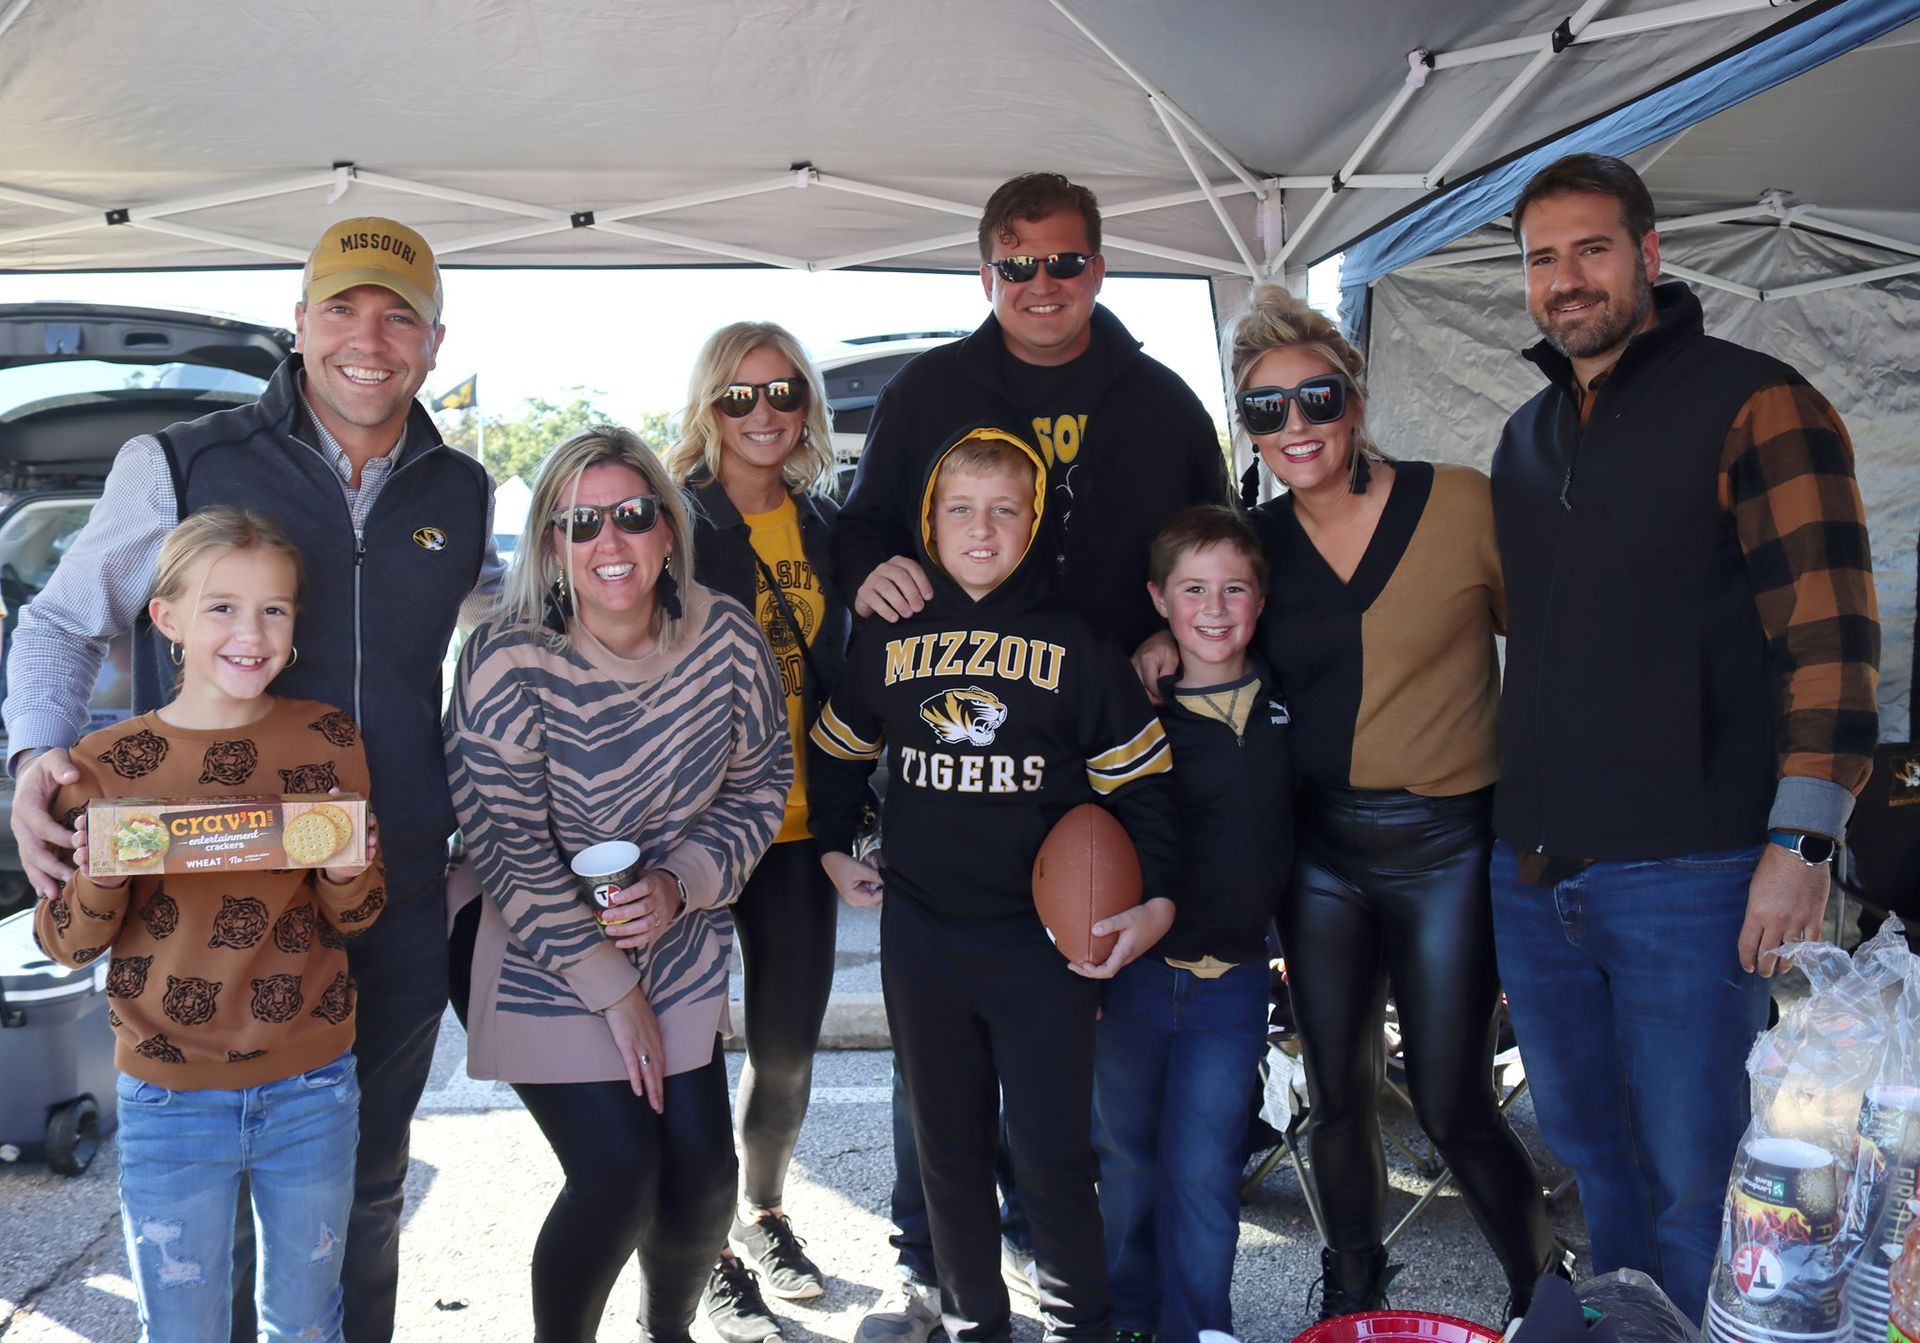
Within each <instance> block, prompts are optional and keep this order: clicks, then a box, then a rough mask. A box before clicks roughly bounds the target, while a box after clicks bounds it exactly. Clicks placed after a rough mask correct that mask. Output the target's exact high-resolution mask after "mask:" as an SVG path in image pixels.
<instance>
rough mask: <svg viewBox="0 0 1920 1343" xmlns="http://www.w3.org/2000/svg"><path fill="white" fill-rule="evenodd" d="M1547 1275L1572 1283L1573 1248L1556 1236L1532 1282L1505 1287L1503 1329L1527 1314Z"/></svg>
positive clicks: (1510, 1284) (1511, 1284)
mask: <svg viewBox="0 0 1920 1343" xmlns="http://www.w3.org/2000/svg"><path fill="white" fill-rule="evenodd" d="M1549 1274H1551V1275H1552V1276H1553V1277H1556V1278H1565V1279H1566V1280H1567V1281H1568V1282H1572V1281H1573V1247H1572V1246H1571V1245H1568V1244H1567V1243H1566V1242H1565V1241H1563V1240H1561V1239H1560V1238H1559V1237H1558V1236H1555V1237H1554V1238H1553V1249H1552V1250H1551V1251H1550V1252H1549V1253H1548V1255H1547V1259H1546V1262H1545V1263H1543V1264H1541V1265H1540V1271H1539V1272H1538V1273H1537V1274H1535V1275H1534V1277H1533V1280H1532V1281H1530V1282H1528V1283H1526V1284H1524V1285H1522V1284H1520V1283H1509V1284H1508V1285H1507V1313H1506V1316H1505V1318H1504V1319H1503V1320H1502V1321H1501V1327H1502V1328H1503V1329H1504V1328H1505V1327H1506V1326H1507V1325H1509V1324H1512V1323H1513V1322H1514V1321H1515V1320H1517V1319H1519V1318H1520V1317H1521V1316H1522V1315H1525V1314H1526V1313H1527V1310H1528V1308H1529V1307H1531V1306H1532V1305H1533V1294H1534V1291H1535V1289H1536V1288H1538V1286H1539V1285H1540V1279H1541V1278H1544V1277H1547V1276H1548V1275H1549Z"/></svg>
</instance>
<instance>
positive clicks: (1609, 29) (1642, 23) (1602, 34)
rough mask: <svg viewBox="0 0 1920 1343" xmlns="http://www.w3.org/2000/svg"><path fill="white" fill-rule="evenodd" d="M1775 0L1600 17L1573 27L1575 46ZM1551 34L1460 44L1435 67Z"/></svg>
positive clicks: (1479, 58) (1537, 44)
mask: <svg viewBox="0 0 1920 1343" xmlns="http://www.w3.org/2000/svg"><path fill="white" fill-rule="evenodd" d="M1772 4H1773V0H1687V3H1684V4H1678V5H1668V6H1666V7H1665V8H1664V9H1650V10H1647V11H1645V12H1644V13H1640V14H1623V15H1621V16H1619V17H1618V18H1612V19H1598V20H1596V21H1594V22H1593V23H1590V24H1588V25H1587V26H1586V28H1585V29H1584V30H1582V29H1578V28H1576V29H1574V31H1573V41H1572V43H1571V45H1573V46H1585V45H1586V44H1587V43H1590V42H1603V41H1605V40H1607V39H1608V38H1617V37H1633V36H1636V35H1638V34H1640V33H1651V32H1657V31H1659V30H1660V29H1662V28H1674V27H1678V26H1679V25H1680V24H1683V23H1699V22H1701V21H1703V20H1706V19H1724V18H1727V17H1728V16H1730V15H1733V14H1742V13H1745V12H1746V11H1747V10H1750V9H1767V8H1770V7H1771V6H1772ZM1552 40H1553V39H1552V34H1550V33H1537V34H1535V35H1533V36H1531V37H1511V38H1508V39H1507V40H1506V41H1504V42H1484V43H1482V44H1480V45H1479V46H1475V47H1461V48H1459V49H1458V50H1456V51H1436V52H1435V53H1434V54H1433V68H1434V69H1435V70H1452V69H1457V68H1459V67H1460V66H1463V65H1483V64H1485V63H1486V62H1488V61H1504V60H1510V59H1511V58H1513V57H1515V56H1531V55H1533V54H1535V53H1537V52H1538V51H1539V50H1540V49H1541V48H1542V46H1546V45H1549V44H1551V42H1552Z"/></svg>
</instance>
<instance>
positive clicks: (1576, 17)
mask: <svg viewBox="0 0 1920 1343" xmlns="http://www.w3.org/2000/svg"><path fill="white" fill-rule="evenodd" d="M1819 2H1820V0H1801V3H1800V4H1798V5H1790V6H1789V5H1782V6H1779V7H1772V6H1769V5H1768V4H1767V2H1766V0H1585V3H1582V4H1580V5H1578V7H1577V8H1575V7H1574V6H1573V5H1572V0H1449V3H1447V4H1444V5H1438V4H1432V3H1426V2H1424V0H1346V3H1343V4H1342V5H1340V6H1337V7H1336V6H1332V5H1326V4H1322V3H1318V2H1317V0H1275V2H1274V3H1267V4H1258V5H1256V4H1250V3H1247V0H1180V3H1178V4H1170V3H1166V2H1165V0H1052V2H1051V3H1041V2H1040V0H700V2H699V3H669V2H667V0H649V2H648V3H646V4H643V5H633V4H628V3H621V2H620V0H568V2H567V3H530V2H529V0H518V2H514V0H422V3H417V4H412V5H405V6H400V5H393V4H390V3H386V2H385V0H332V3H329V4H327V5H313V4H311V3H308V2H307V0H203V2H202V3H197V4H195V5H193V6H190V7H187V6H178V5H138V6H135V5H128V4H126V3H125V2H124V0H0V126H5V127H6V132H5V152H4V154H0V269H30V270H60V269H76V268H118V267H154V266H166V267H186V266H219V265H235V264H258V263H263V262H272V261H276V260H297V259H298V258H299V257H301V256H303V255H304V250H305V248H306V247H307V246H308V245H309V242H310V240H311V239H312V238H313V237H314V236H315V234H316V233H317V232H318V231H319V229H320V227H322V226H323V225H324V224H325V223H326V222H329V221H331V220H332V219H334V218H337V217H339V216H341V215H342V214H345V213H349V212H353V213H390V214H394V215H397V216H400V217H403V218H405V219H407V220H408V221H409V222H411V223H414V224H416V225H417V226H418V227H420V228H421V229H422V231H424V232H425V233H426V234H427V235H428V237H429V238H431V239H432V240H433V241H434V242H435V243H436V245H437V246H441V247H443V248H447V249H448V254H449V259H450V260H457V261H459V262H461V263H465V264H479V265H531V264H585V265H636V264H637V265H688V264H700V263H730V262H741V261H758V262H766V263H769V264H779V265H798V266H806V267H812V268H817V269H821V268H830V267H835V266H841V265H848V264H899V265H915V266H941V267H944V266H956V267H964V266H969V265H971V264H973V252H972V247H971V242H970V237H969V235H970V233H971V229H972V225H973V221H974V218H975V212H976V211H977V209H978V206H979V204H980V202H981V201H983V200H984V199H985V197H986V195H987V194H988V193H989V192H990V191H991V189H992V188H993V186H994V185H996V184H997V183H998V182H999V181H1001V180H1003V179H1004V178H1005V177H1007V176H1009V175H1011V174H1012V173H1015V172H1019V171H1022V170H1025V169H1029V168H1033V167H1057V168H1059V169H1061V170H1063V171H1065V172H1067V173H1068V174H1069V175H1071V176H1073V177H1075V178H1076V179H1077V180H1081V181H1084V182H1086V183H1087V184H1089V185H1090V186H1092V187H1094V189H1095V190H1096V191H1098V192H1099V193H1100V196H1101V199H1102V202H1103V204H1104V205H1105V206H1106V207H1107V210H1108V213H1109V223H1108V231H1109V234H1110V237H1109V240H1108V243H1107V248H1106V250H1108V251H1109V252H1110V253H1111V254H1112V262H1111V264H1112V265H1113V266H1114V267H1115V268H1116V269H1124V270H1132V271H1163V272H1176V273H1177V272H1188V273H1207V272H1231V271H1236V270H1238V271H1242V272H1244V271H1245V270H1246V269H1247V268H1248V267H1249V265H1251V267H1252V268H1255V269H1260V270H1262V271H1265V270H1268V269H1270V268H1273V267H1274V266H1276V264H1277V263H1278V262H1279V260H1280V259H1281V257H1282V254H1283V252H1285V254H1286V259H1287V260H1288V261H1289V262H1292V263H1299V262H1304V261H1306V260H1308V259H1311V258H1312V257H1316V256H1319V255H1322V254H1325V253H1328V252H1331V251H1334V250H1338V249H1339V248H1340V247H1341V246H1342V245H1344V244H1345V243H1346V242H1348V241H1350V240H1352V239H1353V238H1355V237H1357V236H1358V235H1359V234H1361V233H1362V232H1364V231H1365V230H1367V229H1368V228H1370V227H1372V226H1373V225H1374V224H1376V223H1378V222H1379V221H1380V220H1382V219H1384V218H1386V217H1387V216H1389V215H1391V214H1392V213H1394V212H1396V211H1398V210H1400V209H1402V208H1404V207H1406V206H1407V205H1409V204H1411V203H1413V202H1415V201H1417V200H1419V199H1420V198H1421V197H1422V195H1424V194H1425V193H1426V191H1427V190H1428V189H1429V187H1430V185H1431V182H1430V181H1425V180H1423V179H1430V178H1431V177H1432V176H1433V175H1434V174H1435V173H1436V171H1437V172H1439V173H1440V174H1442V175H1444V177H1445V178H1446V179H1447V180H1454V179H1457V178H1458V177H1460V176H1461V175H1463V174H1466V173H1469V172H1471V171H1473V170H1474V169H1476V168H1478V167H1480V166H1483V165H1485V164H1487V163H1489V162H1492V161H1495V160H1497V159H1498V158H1500V157H1502V156H1504V155H1506V154H1508V153H1510V152H1512V151H1514V150H1516V149H1518V148H1520V147H1522V146H1525V145H1527V144H1530V143H1532V142H1534V141H1536V140H1538V139H1540V138H1542V137H1543V136H1544V135H1547V134H1549V133H1551V132H1554V131H1557V130H1558V129H1560V128H1562V127H1564V126H1566V125H1568V124H1570V123H1572V122H1575V121H1578V120H1580V119H1583V118H1585V117H1588V116H1591V115H1594V114H1597V113H1599V112H1602V111H1604V110H1607V109H1609V108H1611V107H1614V106H1616V105H1618V104H1619V103H1621V102H1624V101H1626V100H1628V99H1630V98H1633V97H1635V96H1637V95H1638V94H1640V93H1643V92H1644V91H1646V90H1648V89H1650V88H1653V87H1655V86H1657V85H1659V84H1661V83H1663V82H1665V81H1667V80H1669V79H1671V78H1673V77H1674V76H1676V75H1678V74H1679V73H1681V72H1682V71H1684V70H1687V69H1689V68H1692V67H1693V66H1695V65H1698V64H1700V63H1701V62H1703V61H1706V60H1708V59H1710V58H1712V57H1713V56H1715V55H1717V54H1719V53H1722V52H1724V51H1726V50H1728V49H1730V48H1732V47H1734V46H1737V45H1738V44H1740V43H1741V42H1743V41H1744V40H1746V39H1747V38H1749V37H1751V36H1753V35H1754V34H1756V33H1758V32H1761V31H1763V30H1764V29H1766V28H1768V27H1770V26H1772V25H1774V24H1776V23H1779V22H1781V21H1782V19H1783V16H1786V17H1789V18H1790V17H1791V16H1792V15H1793V14H1795V13H1799V12H1805V11H1806V10H1808V9H1811V8H1813V7H1814V5H1815V4H1816V3H1819ZM1563 20H1568V22H1569V24H1570V30H1571V31H1573V32H1576V33H1577V34H1578V40H1576V41H1574V42H1573V43H1572V44H1571V45H1566V46H1565V49H1564V50H1563V51H1561V52H1560V53H1559V54H1557V55H1555V54H1552V49H1551V43H1550V42H1549V40H1548V37H1549V34H1551V33H1552V32H1553V31H1554V29H1555V28H1556V27H1557V26H1559V25H1561V24H1562V21H1563ZM1642 29H1644V31H1641V30H1642ZM1489 44H1507V45H1505V46H1491V47H1490V46H1489ZM1416 49H1424V50H1426V51H1429V52H1431V53H1433V55H1434V66H1435V67H1436V68H1434V69H1432V70H1428V71H1422V72H1419V73H1423V74H1424V82H1423V84H1422V85H1421V86H1420V87H1418V88H1417V89H1415V88H1413V87H1412V85H1411V84H1410V83H1409V62H1408V53H1409V52H1411V51H1414V50H1416ZM1482 57H1485V59H1481V58H1482ZM1149 90H1151V91H1154V92H1155V93H1156V94H1157V95H1158V96H1157V97H1153V98H1150V97H1149V96H1148V92H1149ZM1389 113H1391V115H1390V116H1388V115H1385V114H1389ZM1489 114H1491V115H1490V116H1489ZM1483 120H1484V121H1485V124H1484V125H1482V124H1481V123H1482V121H1483ZM1175 136H1177V137H1178V143H1176V139H1175V138H1174V137H1175ZM1363 149H1364V151H1365V152H1364V153H1363V154H1361V153H1357V151H1361V150H1363ZM339 162H347V163H352V164H354V165H357V173H356V174H354V175H352V180H351V182H348V181H347V177H348V174H336V173H335V172H334V170H333V165H334V164H336V163H339ZM800 163H807V164H812V165H813V166H814V168H815V169H816V170H817V176H810V175H806V174H795V173H793V172H791V171H790V170H789V169H790V165H793V164H800ZM1195 169H1197V170H1198V173H1199V175H1200V177H1201V178H1202V179H1204V186H1203V185H1202V183H1201V182H1199V181H1197V180H1196V176H1195ZM1336 173H1338V174H1341V175H1342V177H1343V178H1344V179H1346V180H1348V181H1350V182H1351V183H1352V185H1351V186H1350V187H1349V188H1348V189H1346V190H1342V191H1340V192H1338V193H1337V194H1329V193H1328V192H1327V191H1326V186H1327V184H1328V182H1329V180H1330V179H1331V178H1332V177H1333V175H1334V174H1336ZM1909 180H1910V179H1909ZM802 182H804V183H805V185H804V186H802V185H801V184H802ZM343 186H344V187H345V192H344V194H343V195H340V196H339V198H338V199H334V196H335V194H336V193H337V192H339V191H340V190H341V188H342V187H343ZM876 189H877V191H878V195H876V194H875V191H876ZM1208 194H1216V195H1218V197H1219V200H1218V208H1217V209H1216V207H1215V205H1214V204H1213V203H1210V202H1209V201H1208V200H1207V199H1206V197H1207V195H1208ZM1168 197H1171V198H1174V199H1175V200H1176V201H1177V202H1178V203H1176V204H1172V205H1168V206H1164V207H1163V208H1157V209H1153V210H1149V211H1145V212H1140V213H1135V214H1127V215H1119V217H1115V216H1116V215H1117V214H1118V211H1119V210H1121V209H1122V208H1124V207H1125V206H1126V205H1127V204H1128V203H1129V202H1138V201H1143V200H1157V199H1161V198H1168ZM661 202H667V203H669V205H670V206H671V207H672V208H666V209H661V208H658V207H659V204H660V203H661ZM183 206H184V207H186V208H182V207H183ZM111 210H124V211H127V212H128V222H126V223H125V224H122V225H119V226H108V225H107V224H106V222H105V214H106V212H107V211H111ZM580 211H591V212H592V214H593V222H592V225H591V226H590V227H575V226H574V225H573V223H572V221H571V218H570V216H572V215H573V214H574V213H575V212H580ZM1221 214H1224V215H1225V221H1226V225H1227V227H1223V223H1222V219H1221V217H1220V216H1221ZM1229 227H1230V229H1231V233H1230V232H1229ZM1289 239H1291V242H1290V243H1289V241H1288V240H1289Z"/></svg>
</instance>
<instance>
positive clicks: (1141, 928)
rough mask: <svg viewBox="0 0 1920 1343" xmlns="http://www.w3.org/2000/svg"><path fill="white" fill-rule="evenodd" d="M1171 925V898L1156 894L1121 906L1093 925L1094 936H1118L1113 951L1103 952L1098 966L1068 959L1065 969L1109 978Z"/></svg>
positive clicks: (1157, 939)
mask: <svg viewBox="0 0 1920 1343" xmlns="http://www.w3.org/2000/svg"><path fill="white" fill-rule="evenodd" d="M1171 927H1173V901H1171V900H1169V899H1167V898H1166V897H1165V896H1163V895H1157V896H1155V897H1154V898H1153V899H1151V900H1148V901H1146V902H1145V903H1144V904H1138V905H1135V906H1134V907H1133V908H1132V909H1123V910H1121V911H1120V912H1119V913H1118V914H1114V915H1111V916H1109V917H1107V918H1104V919H1101V920H1100V921H1099V922H1098V923H1096V924H1094V925H1093V935H1094V936H1095V937H1104V936H1106V935H1107V934H1108V933H1118V934H1119V935H1120V936H1119V938H1118V940H1116V941H1115V942H1114V944H1113V950H1112V951H1110V952H1108V953H1107V959H1106V960H1104V961H1101V962H1100V963H1099V964H1098V965H1095V964H1094V963H1093V962H1092V961H1068V962H1067V968H1068V969H1069V970H1071V971H1073V972H1074V973H1075V974H1076V975H1082V976H1085V977H1086V978H1088V979H1112V978H1113V977H1114V976H1115V975H1117V974H1119V973H1120V972H1121V971H1122V970H1123V969H1125V968H1126V967H1127V966H1128V965H1129V964H1131V963H1132V962H1133V961H1135V960H1137V959H1138V958H1139V957H1141V956H1142V955H1144V954H1145V953H1147V952H1148V951H1151V950H1152V949H1153V947H1154V945H1155V944H1156V943H1158V942H1159V941H1160V939H1161V938H1163V937H1165V936H1166V935H1167V929H1169V928H1171Z"/></svg>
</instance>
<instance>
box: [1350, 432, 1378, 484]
mask: <svg viewBox="0 0 1920 1343" xmlns="http://www.w3.org/2000/svg"><path fill="white" fill-rule="evenodd" d="M1372 478H1373V467H1372V466H1371V465H1369V464H1368V462H1367V454H1366V453H1364V452H1362V451H1361V450H1360V445H1359V444H1358V443H1356V444H1354V445H1353V462H1352V465H1351V466H1350V467H1349V468H1348V470H1347V493H1349V494H1365V493H1366V492H1367V482H1368V481H1369V480H1371V479H1372Z"/></svg>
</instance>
